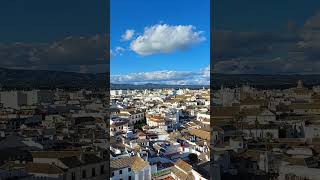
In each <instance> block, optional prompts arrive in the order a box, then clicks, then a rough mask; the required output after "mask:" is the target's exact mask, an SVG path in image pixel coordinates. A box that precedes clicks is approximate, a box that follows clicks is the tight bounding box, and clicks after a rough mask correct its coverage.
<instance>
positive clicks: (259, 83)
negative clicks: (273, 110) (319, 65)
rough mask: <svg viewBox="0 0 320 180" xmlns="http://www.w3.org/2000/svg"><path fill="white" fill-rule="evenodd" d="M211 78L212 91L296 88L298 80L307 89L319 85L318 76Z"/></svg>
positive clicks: (220, 75)
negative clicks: (246, 87)
mask: <svg viewBox="0 0 320 180" xmlns="http://www.w3.org/2000/svg"><path fill="white" fill-rule="evenodd" d="M211 76H212V82H211V84H212V88H214V89H216V88H220V87H221V85H223V86H225V87H236V86H242V85H250V86H253V87H256V88H260V89H286V88H291V87H296V86H297V82H298V81H299V80H302V81H303V83H304V85H305V86H307V87H312V86H314V85H320V74H311V75H301V74H290V75H282V74H277V75H262V74H211Z"/></svg>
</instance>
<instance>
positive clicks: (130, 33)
mask: <svg viewBox="0 0 320 180" xmlns="http://www.w3.org/2000/svg"><path fill="white" fill-rule="evenodd" d="M134 32H135V31H134V30H133V29H128V30H126V32H125V33H124V34H123V35H122V36H121V40H122V41H129V40H131V39H132V38H133V36H134Z"/></svg>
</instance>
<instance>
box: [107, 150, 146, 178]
mask: <svg viewBox="0 0 320 180" xmlns="http://www.w3.org/2000/svg"><path fill="white" fill-rule="evenodd" d="M110 171H111V177H110V179H111V180H119V179H123V180H151V166H150V165H149V163H148V162H146V161H144V160H143V159H142V158H141V157H139V156H132V157H124V158H120V159H114V160H111V163H110Z"/></svg>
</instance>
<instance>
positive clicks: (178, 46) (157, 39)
mask: <svg viewBox="0 0 320 180" xmlns="http://www.w3.org/2000/svg"><path fill="white" fill-rule="evenodd" d="M195 30H196V28H195V27H194V26H191V25H186V26H184V25H177V26H172V25H167V24H157V25H153V26H150V27H146V28H145V29H144V33H143V34H142V35H140V36H138V37H137V38H136V39H135V40H133V41H132V42H131V44H130V49H131V50H133V51H134V52H135V53H137V54H139V55H142V56H147V55H152V54H158V53H170V52H173V51H176V50H186V49H188V48H190V47H191V46H192V45H195V44H198V43H200V42H202V41H204V40H205V37H204V36H203V35H202V34H203V33H202V32H201V31H195Z"/></svg>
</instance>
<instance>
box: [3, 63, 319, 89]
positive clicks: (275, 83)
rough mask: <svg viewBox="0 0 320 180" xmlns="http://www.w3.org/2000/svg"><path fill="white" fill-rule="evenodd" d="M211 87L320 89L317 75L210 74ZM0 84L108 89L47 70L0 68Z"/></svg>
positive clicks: (89, 78)
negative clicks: (300, 84) (314, 87)
mask: <svg viewBox="0 0 320 180" xmlns="http://www.w3.org/2000/svg"><path fill="white" fill-rule="evenodd" d="M211 75H212V87H213V88H220V87H221V85H224V86H226V87H235V86H241V85H245V84H248V85H250V86H253V87H256V88H263V89H270V88H275V89H283V88H290V87H295V86H296V85H297V81H298V80H302V81H303V82H304V84H305V85H306V86H307V87H311V86H314V85H320V74H316V75H298V74H293V75H259V74H239V75H231V74H211ZM0 84H1V86H2V87H3V88H5V89H33V88H37V89H54V88H69V89H80V88H87V89H97V88H106V87H107V75H106V74H104V73H98V74H83V73H75V72H61V71H48V70H17V69H5V68H0ZM202 87H205V88H208V87H209V86H203V85H165V84H152V83H148V84H143V85H132V84H110V88H111V89H158V88H176V89H177V88H189V89H199V88H202Z"/></svg>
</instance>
